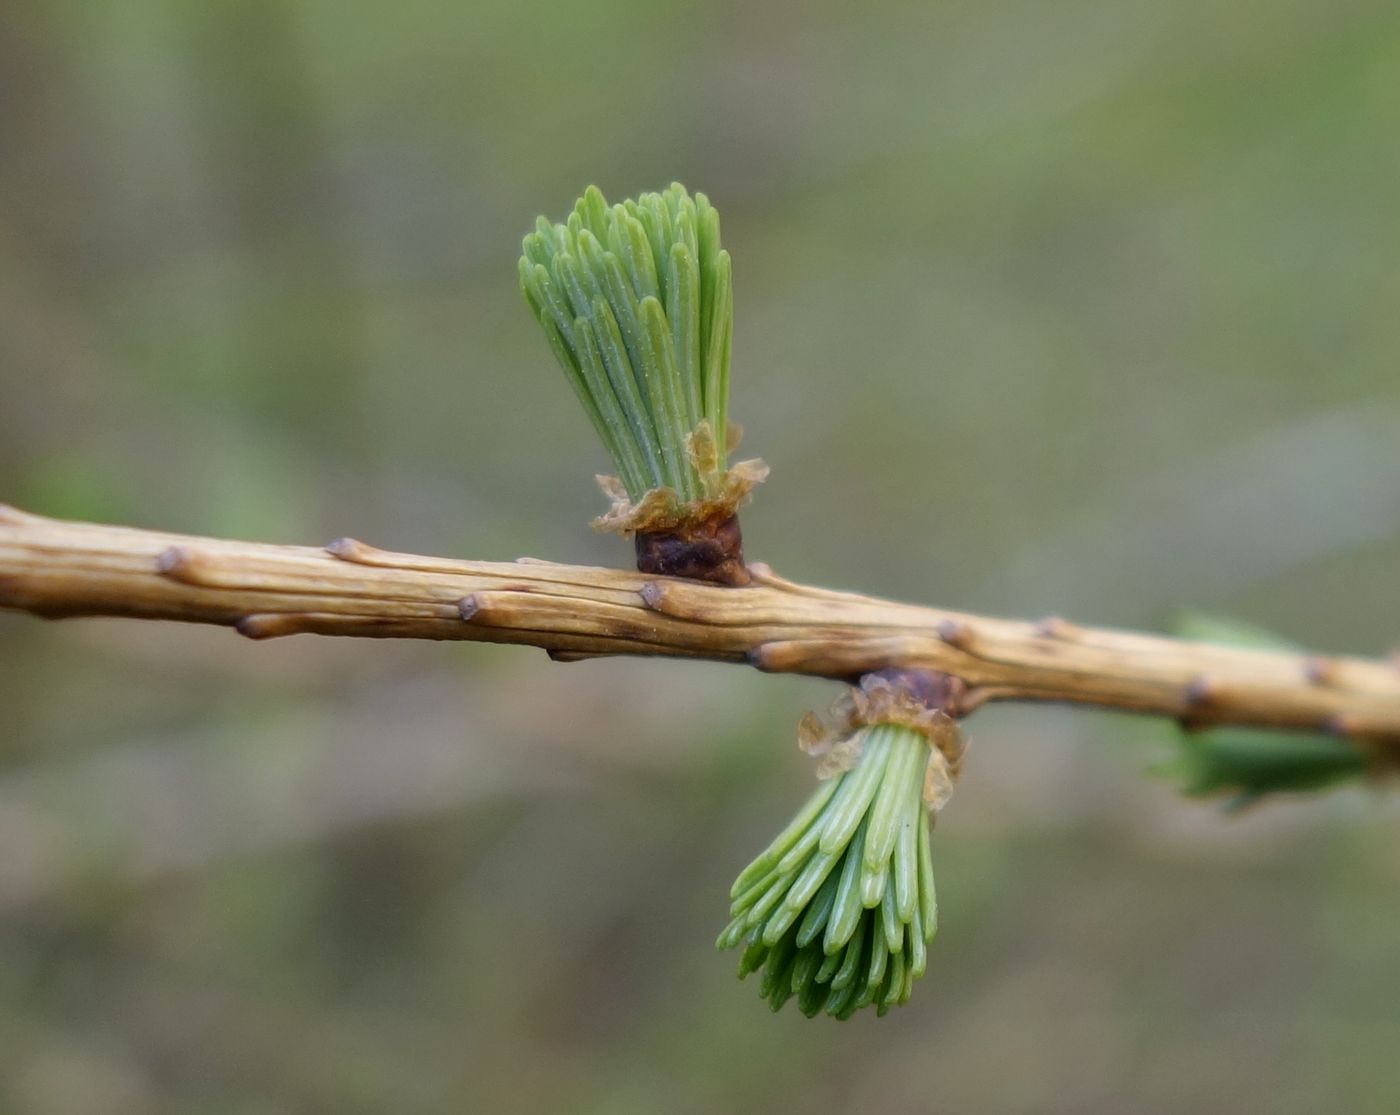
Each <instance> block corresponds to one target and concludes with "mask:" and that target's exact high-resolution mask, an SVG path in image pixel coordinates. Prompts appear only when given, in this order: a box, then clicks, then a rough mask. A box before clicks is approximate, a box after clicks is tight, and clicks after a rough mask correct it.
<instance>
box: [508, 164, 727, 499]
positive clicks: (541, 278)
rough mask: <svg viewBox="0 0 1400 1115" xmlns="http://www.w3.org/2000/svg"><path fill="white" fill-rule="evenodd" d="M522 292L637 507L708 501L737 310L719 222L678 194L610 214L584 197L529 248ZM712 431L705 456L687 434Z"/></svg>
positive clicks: (545, 226)
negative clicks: (655, 501) (644, 501)
mask: <svg viewBox="0 0 1400 1115" xmlns="http://www.w3.org/2000/svg"><path fill="white" fill-rule="evenodd" d="M523 248H524V250H523V254H522V255H521V257H520V287H521V290H522V291H523V293H524V295H525V300H526V302H527V303H529V306H530V309H531V310H532V311H533V312H534V314H535V317H536V318H537V319H538V320H539V323H540V325H541V327H542V328H543V329H544V332H545V336H546V338H547V339H548V341H549V344H550V347H551V348H552V349H553V350H554V354H555V356H556V357H557V358H558V360H559V363H560V365H561V366H562V367H563V369H564V372H565V374H566V375H567V377H568V379H569V382H570V383H571V384H572V385H573V388H574V391H575V392H576V393H577V395H578V397H579V400H580V402H582V404H583V408H584V410H585V411H586V412H587V414H588V417H589V418H590V419H591V420H592V422H593V426H594V428H595V429H596V430H597V431H598V436H599V438H601V439H602V442H603V445H604V447H605V448H606V449H607V451H608V454H609V455H610V456H611V457H612V459H613V462H614V464H615V465H616V466H617V470H618V474H619V476H620V477H621V479H622V483H623V485H624V486H625V488H626V489H627V494H628V495H629V496H630V497H631V498H632V500H633V501H634V502H635V501H639V500H640V499H641V498H642V496H643V495H644V494H645V493H646V492H648V491H651V490H654V489H662V488H665V489H670V490H671V491H673V492H674V493H675V494H676V496H677V497H678V498H679V499H680V500H681V501H685V502H693V501H697V500H701V499H704V498H706V497H707V496H710V495H712V494H713V491H714V489H715V487H716V485H717V483H718V482H719V477H720V474H722V473H723V471H724V463H725V457H726V454H727V446H726V432H727V425H728V405H729V404H728V399H729V354H730V346H731V338H732V333H733V318H734V299H733V287H732V285H731V270H730V261H729V253H728V252H726V251H724V250H723V249H722V248H721V247H720V242H719V214H718V213H716V212H715V209H714V206H712V205H711V204H710V203H709V201H708V200H707V199H706V197H705V195H704V194H695V195H694V196H693V197H692V196H691V195H690V194H689V193H687V192H686V189H685V187H684V186H682V185H680V184H679V183H674V184H672V185H671V187H670V188H669V189H667V190H665V191H663V192H662V193H650V194H643V195H641V197H639V198H637V200H635V201H631V200H629V201H624V202H622V203H620V204H618V205H612V206H610V205H608V203H607V201H606V200H605V199H604V197H603V194H602V192H601V191H600V190H599V189H598V188H597V187H596V186H590V187H589V188H588V190H587V191H586V192H585V193H584V195H583V197H581V198H580V199H579V200H578V202H577V204H575V206H574V209H573V212H572V213H570V214H569V217H568V219H567V220H566V221H565V222H564V223H563V224H551V223H550V222H549V221H548V220H546V219H545V218H544V217H541V218H540V219H539V220H538V222H537V223H536V226H535V231H534V232H532V233H530V234H529V235H528V236H526V237H525V239H524V244H523ZM702 424H703V426H704V427H705V428H706V429H707V430H708V436H707V439H706V440H707V442H710V439H712V442H711V443H710V444H707V446H706V449H705V451H704V452H702V453H697V452H693V451H692V436H693V435H695V434H696V433H697V432H698V431H700V430H701V427H702Z"/></svg>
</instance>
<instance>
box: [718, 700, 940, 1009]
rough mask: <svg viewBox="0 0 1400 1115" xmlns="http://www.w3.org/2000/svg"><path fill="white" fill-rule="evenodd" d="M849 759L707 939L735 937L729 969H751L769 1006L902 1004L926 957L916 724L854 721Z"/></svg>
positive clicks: (756, 867) (923, 760) (736, 891)
mask: <svg viewBox="0 0 1400 1115" xmlns="http://www.w3.org/2000/svg"><path fill="white" fill-rule="evenodd" d="M860 732H861V734H862V735H863V739H862V740H861V742H860V756H859V758H858V760H857V761H856V764H855V766H854V767H853V768H852V769H851V770H848V771H846V772H844V773H842V774H840V775H837V776H836V777H834V778H830V779H828V780H827V781H826V782H824V783H822V785H821V788H820V789H819V790H818V791H817V792H816V794H815V795H814V796H813V797H812V798H811V800H810V801H808V802H807V804H806V805H805V806H804V807H803V808H802V810H801V812H799V813H798V815H797V816H796V817H795V818H794V819H793V822H792V823H791V824H790V825H788V827H787V828H786V829H784V830H783V831H782V832H781V833H780V834H779V835H778V837H777V839H775V840H774V841H773V843H772V844H770V845H769V846H768V848H767V849H766V850H765V851H764V852H763V854H762V855H760V856H759V857H758V858H757V859H756V860H754V861H753V863H751V864H749V866H748V867H747V868H745V869H744V872H743V873H742V874H741V875H740V876H739V878H738V880H737V881H736V882H735V883H734V887H733V889H732V890H731V891H730V896H731V897H732V898H733V903H732V905H731V906H730V913H731V914H732V915H733V920H732V921H731V922H730V923H729V925H728V926H727V927H726V928H725V931H724V932H723V933H722V934H720V937H719V940H718V941H717V942H716V946H717V947H718V948H720V949H729V948H735V947H739V946H742V947H743V949H744V953H743V956H742V957H741V958H740V961H739V976H740V978H741V979H742V978H744V977H745V976H747V975H748V974H749V973H750V972H756V971H758V970H759V969H762V970H763V977H762V982H761V985H760V988H759V990H760V993H761V994H762V995H763V997H764V998H765V999H767V1000H768V1001H769V1003H770V1004H771V1006H772V1008H773V1009H774V1010H778V1009H779V1008H780V1007H781V1006H782V1005H783V1004H784V1003H785V1002H787V1000H788V999H790V998H792V997H793V996H796V997H797V1004H798V1007H799V1009H800V1010H801V1011H802V1013H803V1014H805V1015H807V1017H809V1018H810V1017H812V1016H813V1015H816V1014H817V1013H819V1012H821V1011H826V1013H827V1014H830V1015H833V1016H834V1017H836V1018H840V1019H845V1018H849V1017H850V1016H851V1015H852V1014H853V1013H855V1011H857V1010H859V1009H860V1008H861V1007H865V1006H871V1005H873V1006H875V1007H876V1008H877V1010H878V1011H879V1013H880V1014H884V1013H885V1011H887V1010H888V1009H889V1008H890V1007H892V1006H896V1005H898V1004H901V1003H904V1002H907V1001H908V999H909V993H910V991H911V990H912V988H913V985H914V981H915V980H916V979H918V978H919V977H920V976H921V975H923V973H924V969H925V968H926V966H927V964H928V943H929V941H930V940H932V938H933V934H934V930H935V929H936V928H937V919H938V907H937V902H936V900H935V897H934V889H933V862H932V860H931V859H930V857H929V822H928V817H927V814H926V812H925V808H924V800H923V790H924V773H925V769H926V768H927V766H928V762H929V757H930V746H929V741H928V739H927V738H926V737H925V736H924V735H923V733H921V732H918V731H916V730H914V729H913V728H909V727H906V726H904V725H900V724H876V725H873V726H870V727H865V728H862V729H860Z"/></svg>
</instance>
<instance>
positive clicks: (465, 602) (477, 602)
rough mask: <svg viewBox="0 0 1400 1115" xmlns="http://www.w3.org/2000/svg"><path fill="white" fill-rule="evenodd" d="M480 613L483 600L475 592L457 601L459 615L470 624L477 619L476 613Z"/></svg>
mask: <svg viewBox="0 0 1400 1115" xmlns="http://www.w3.org/2000/svg"><path fill="white" fill-rule="evenodd" d="M479 611H481V598H480V597H479V596H478V595H477V594H476V593H474V592H473V593H470V594H468V595H467V596H464V597H462V599H461V600H459V601H457V614H458V615H460V616H461V617H462V618H463V619H464V620H466V621H467V622H468V623H471V621H472V620H474V619H475V618H476V613H477V612H479Z"/></svg>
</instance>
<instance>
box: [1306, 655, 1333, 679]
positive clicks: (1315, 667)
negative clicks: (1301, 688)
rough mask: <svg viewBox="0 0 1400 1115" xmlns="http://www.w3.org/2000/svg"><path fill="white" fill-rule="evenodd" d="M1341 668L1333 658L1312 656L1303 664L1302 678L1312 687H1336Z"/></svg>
mask: <svg viewBox="0 0 1400 1115" xmlns="http://www.w3.org/2000/svg"><path fill="white" fill-rule="evenodd" d="M1340 669H1341V666H1340V663H1338V662H1337V660H1336V659H1335V658H1328V657H1326V656H1325V655H1321V654H1314V655H1312V656H1311V657H1309V658H1308V660H1307V661H1306V662H1304V663H1303V676H1304V677H1305V678H1307V679H1308V682H1309V683H1310V684H1312V685H1319V686H1328V685H1336V684H1337V681H1338V674H1339V672H1340Z"/></svg>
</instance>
